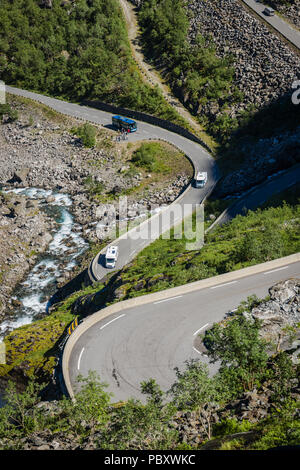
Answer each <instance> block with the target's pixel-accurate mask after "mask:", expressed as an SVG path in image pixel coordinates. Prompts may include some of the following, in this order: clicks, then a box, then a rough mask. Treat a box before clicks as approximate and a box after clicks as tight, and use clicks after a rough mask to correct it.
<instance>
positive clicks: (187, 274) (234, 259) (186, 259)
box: [109, 191, 300, 301]
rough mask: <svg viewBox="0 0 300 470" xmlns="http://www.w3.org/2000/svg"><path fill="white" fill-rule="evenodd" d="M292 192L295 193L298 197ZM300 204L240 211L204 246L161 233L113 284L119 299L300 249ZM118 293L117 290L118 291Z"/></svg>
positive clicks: (183, 282) (207, 239) (181, 283)
mask: <svg viewBox="0 0 300 470" xmlns="http://www.w3.org/2000/svg"><path fill="white" fill-rule="evenodd" d="M294 197H295V196H294V193H293V191H291V198H294ZM299 227H300V204H299V196H298V203H297V204H295V205H290V204H288V203H285V202H284V203H281V204H280V205H277V207H270V206H269V207H266V208H264V209H257V210H256V211H249V212H248V213H247V215H244V216H242V215H239V216H237V217H236V218H235V219H234V220H232V221H231V222H230V223H228V224H225V225H223V226H221V227H217V228H216V229H215V230H213V231H212V232H209V233H208V234H207V235H206V236H205V245H204V247H203V248H202V249H201V250H200V251H197V250H196V251H188V250H187V249H186V243H189V242H192V241H193V240H188V239H185V238H184V237H183V238H182V239H176V238H174V229H173V230H171V238H170V239H164V236H161V237H160V238H159V239H158V240H156V241H154V242H153V243H152V244H151V245H150V246H149V247H147V248H145V249H144V250H143V251H142V252H141V253H140V254H139V255H138V256H137V257H136V259H135V260H134V261H133V262H132V263H131V264H130V265H129V266H128V267H125V268H124V269H123V270H122V271H121V272H120V273H119V276H118V278H117V279H116V281H115V285H114V283H112V284H111V285H110V286H109V288H110V289H111V291H112V299H113V298H114V296H116V297H117V300H118V301H119V300H124V299H127V298H132V297H136V296H139V295H143V294H146V293H150V292H155V291H160V290H163V289H168V288H170V287H175V286H178V285H183V284H186V283H189V282H193V281H197V280H201V279H205V278H208V277H211V276H215V275H218V274H223V273H226V272H230V271H234V270H237V269H241V268H245V267H247V266H251V265H254V264H258V263H263V262H265V261H270V260H272V259H276V258H280V257H282V256H287V255H290V254H292V253H297V252H298V251H300V237H299V233H300V230H299ZM116 293H117V295H116Z"/></svg>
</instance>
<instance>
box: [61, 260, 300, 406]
mask: <svg viewBox="0 0 300 470" xmlns="http://www.w3.org/2000/svg"><path fill="white" fill-rule="evenodd" d="M299 261H300V253H296V254H293V255H289V256H285V257H283V258H278V259H276V260H273V261H267V262H266V263H261V264H257V265H254V266H249V267H247V268H243V269H239V270H237V271H233V272H230V273H225V274H221V275H218V276H214V277H211V278H208V279H203V280H201V281H196V282H192V283H190V284H184V285H182V286H178V287H173V288H171V289H167V290H163V291H161V292H155V293H153V294H148V295H144V296H140V297H135V298H133V299H128V300H123V301H121V302H118V303H116V304H113V305H110V306H108V307H106V308H104V309H102V310H99V311H98V312H96V313H94V314H93V315H91V316H90V317H87V318H86V319H85V320H84V321H83V322H82V323H81V324H80V325H79V326H78V327H77V328H76V330H75V331H74V332H73V333H72V335H71V336H70V337H69V339H68V341H67V343H66V345H65V348H64V351H63V357H62V374H63V379H64V383H65V387H66V390H67V392H68V394H69V396H70V397H71V398H72V399H74V398H75V395H74V391H73V388H72V384H71V380H70V374H69V360H70V357H71V354H72V351H73V348H74V346H75V344H76V342H77V341H78V339H79V338H80V337H81V335H82V334H83V333H85V332H86V331H87V330H88V329H89V328H91V327H92V326H93V325H95V324H96V323H98V322H99V321H100V320H103V319H104V318H107V317H109V316H110V315H113V314H115V313H118V312H121V311H123V310H126V309H129V308H132V307H137V306H140V305H145V304H149V303H152V302H157V301H160V300H165V299H168V298H169V297H175V296H177V295H182V294H187V293H190V292H193V291H196V290H201V289H205V288H208V287H212V286H216V285H219V284H226V283H228V282H232V281H234V280H237V279H241V278H244V277H247V276H251V275H255V274H258V273H262V272H264V271H268V270H272V269H277V268H280V267H282V266H286V265H289V264H293V263H297V262H299Z"/></svg>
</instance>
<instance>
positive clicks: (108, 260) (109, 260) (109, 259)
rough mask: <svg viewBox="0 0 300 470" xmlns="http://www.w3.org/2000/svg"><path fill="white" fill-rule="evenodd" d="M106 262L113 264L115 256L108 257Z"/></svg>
mask: <svg viewBox="0 0 300 470" xmlns="http://www.w3.org/2000/svg"><path fill="white" fill-rule="evenodd" d="M106 262H107V263H109V264H113V263H114V262H115V259H114V258H106Z"/></svg>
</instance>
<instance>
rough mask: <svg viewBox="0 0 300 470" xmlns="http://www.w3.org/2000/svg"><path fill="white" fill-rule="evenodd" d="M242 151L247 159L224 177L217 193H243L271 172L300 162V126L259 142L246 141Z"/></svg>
mask: <svg viewBox="0 0 300 470" xmlns="http://www.w3.org/2000/svg"><path fill="white" fill-rule="evenodd" d="M240 152H241V154H244V155H247V157H246V158H245V163H243V164H242V165H241V166H240V168H239V169H238V170H236V171H233V172H232V173H230V174H229V175H227V176H226V177H225V178H223V179H222V180H221V181H220V184H218V187H217V189H216V193H215V196H216V197H220V198H222V197H224V196H227V195H230V194H231V195H236V194H239V193H242V192H244V191H246V190H248V189H250V188H252V187H253V186H255V185H257V184H259V183H262V182H263V181H265V180H266V177H267V176H268V175H270V174H276V173H277V172H278V171H281V170H284V169H287V168H289V167H291V166H293V165H295V164H297V163H299V162H300V127H298V128H297V129H296V130H295V131H294V132H284V133H281V134H278V135H276V137H270V138H265V139H260V140H259V141H258V142H248V143H243V142H242V143H241V146H240Z"/></svg>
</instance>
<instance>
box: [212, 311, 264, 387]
mask: <svg viewBox="0 0 300 470" xmlns="http://www.w3.org/2000/svg"><path fill="white" fill-rule="evenodd" d="M260 325H261V322H259V321H258V320H248V319H246V318H245V317H243V316H239V317H236V318H233V319H232V320H230V321H228V322H227V324H226V325H220V324H215V325H214V326H213V327H212V328H211V329H210V330H208V331H207V332H206V334H205V338H204V344H205V346H206V348H207V349H208V355H209V357H210V358H211V360H212V362H216V361H220V362H221V366H220V374H221V375H223V378H226V381H229V382H230V386H232V387H233V389H236V390H237V391H240V390H243V391H246V390H251V389H252V388H253V387H254V385H255V384H259V382H260V380H261V378H263V377H264V376H265V374H266V365H267V361H268V355H267V352H266V344H267V343H266V341H265V340H263V339H261V338H260V337H259V329H260Z"/></svg>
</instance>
